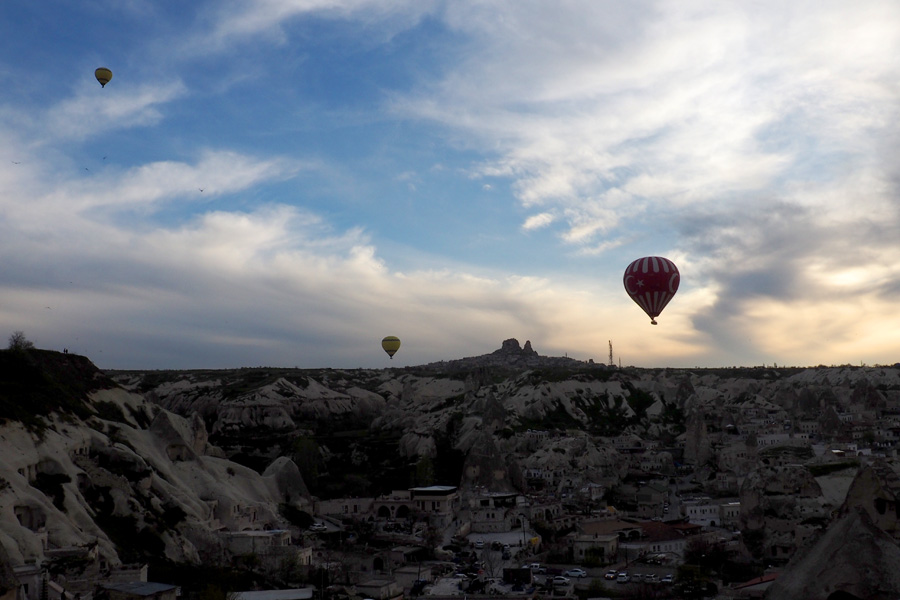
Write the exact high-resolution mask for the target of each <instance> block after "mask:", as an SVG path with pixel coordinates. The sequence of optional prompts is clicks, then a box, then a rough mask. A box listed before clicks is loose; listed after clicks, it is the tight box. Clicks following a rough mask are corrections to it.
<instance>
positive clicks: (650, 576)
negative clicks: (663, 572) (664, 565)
mask: <svg viewBox="0 0 900 600" xmlns="http://www.w3.org/2000/svg"><path fill="white" fill-rule="evenodd" d="M644 581H645V582H646V583H659V575H657V574H656V573H647V574H646V575H644Z"/></svg>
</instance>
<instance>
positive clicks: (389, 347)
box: [381, 335, 400, 359]
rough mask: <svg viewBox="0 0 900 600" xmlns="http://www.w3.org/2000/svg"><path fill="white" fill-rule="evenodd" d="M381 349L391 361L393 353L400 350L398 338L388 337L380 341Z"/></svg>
mask: <svg viewBox="0 0 900 600" xmlns="http://www.w3.org/2000/svg"><path fill="white" fill-rule="evenodd" d="M381 347H382V348H384V351H385V352H387V355H388V356H390V357H391V358H392V359H393V358H394V353H395V352H396V351H397V350H399V349H400V338H398V337H396V336H393V335H389V336H387V337H386V338H384V339H383V340H381Z"/></svg>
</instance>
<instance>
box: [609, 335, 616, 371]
mask: <svg viewBox="0 0 900 600" xmlns="http://www.w3.org/2000/svg"><path fill="white" fill-rule="evenodd" d="M609 366H611V367H614V366H616V363H614V362H613V353H612V340H609Z"/></svg>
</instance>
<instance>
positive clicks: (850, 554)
mask: <svg viewBox="0 0 900 600" xmlns="http://www.w3.org/2000/svg"><path fill="white" fill-rule="evenodd" d="M898 565H900V547H898V546H897V543H896V542H895V541H894V540H893V539H892V538H891V537H890V536H889V535H887V534H886V533H885V532H884V531H882V530H881V529H879V528H878V527H877V526H875V524H873V523H872V520H871V519H870V518H869V515H868V514H867V513H866V512H865V511H864V510H861V509H858V510H851V511H850V512H848V513H847V514H846V515H844V517H843V518H842V519H841V520H840V521H838V522H837V523H836V524H834V525H833V526H832V527H831V528H830V529H828V531H827V532H826V533H825V534H824V535H823V536H822V537H821V539H819V540H818V541H817V542H816V543H815V544H813V545H812V546H811V547H809V548H806V549H804V550H801V551H800V552H798V554H797V556H796V557H794V559H793V560H791V562H790V563H789V564H788V566H787V567H786V569H785V570H784V572H783V573H782V574H781V575H780V576H779V577H778V579H777V580H775V583H773V584H772V585H771V587H769V589H768V591H767V592H766V596H765V598H766V600H796V599H797V598H803V599H804V600H829V599H830V598H833V597H837V596H833V594H836V593H837V592H844V593H848V594H853V595H854V596H856V597H858V598H864V599H866V600H881V599H888V598H898V597H900V569H898V568H897V566H898Z"/></svg>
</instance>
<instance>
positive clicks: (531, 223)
mask: <svg viewBox="0 0 900 600" xmlns="http://www.w3.org/2000/svg"><path fill="white" fill-rule="evenodd" d="M554 220H555V217H554V216H553V215H552V214H550V213H547V212H543V213H540V214H537V215H531V216H530V217H528V218H527V219H525V223H523V224H522V229H524V230H526V231H531V230H532V229H542V228H544V227H547V226H548V225H550V224H551V223H553V221H554Z"/></svg>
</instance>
